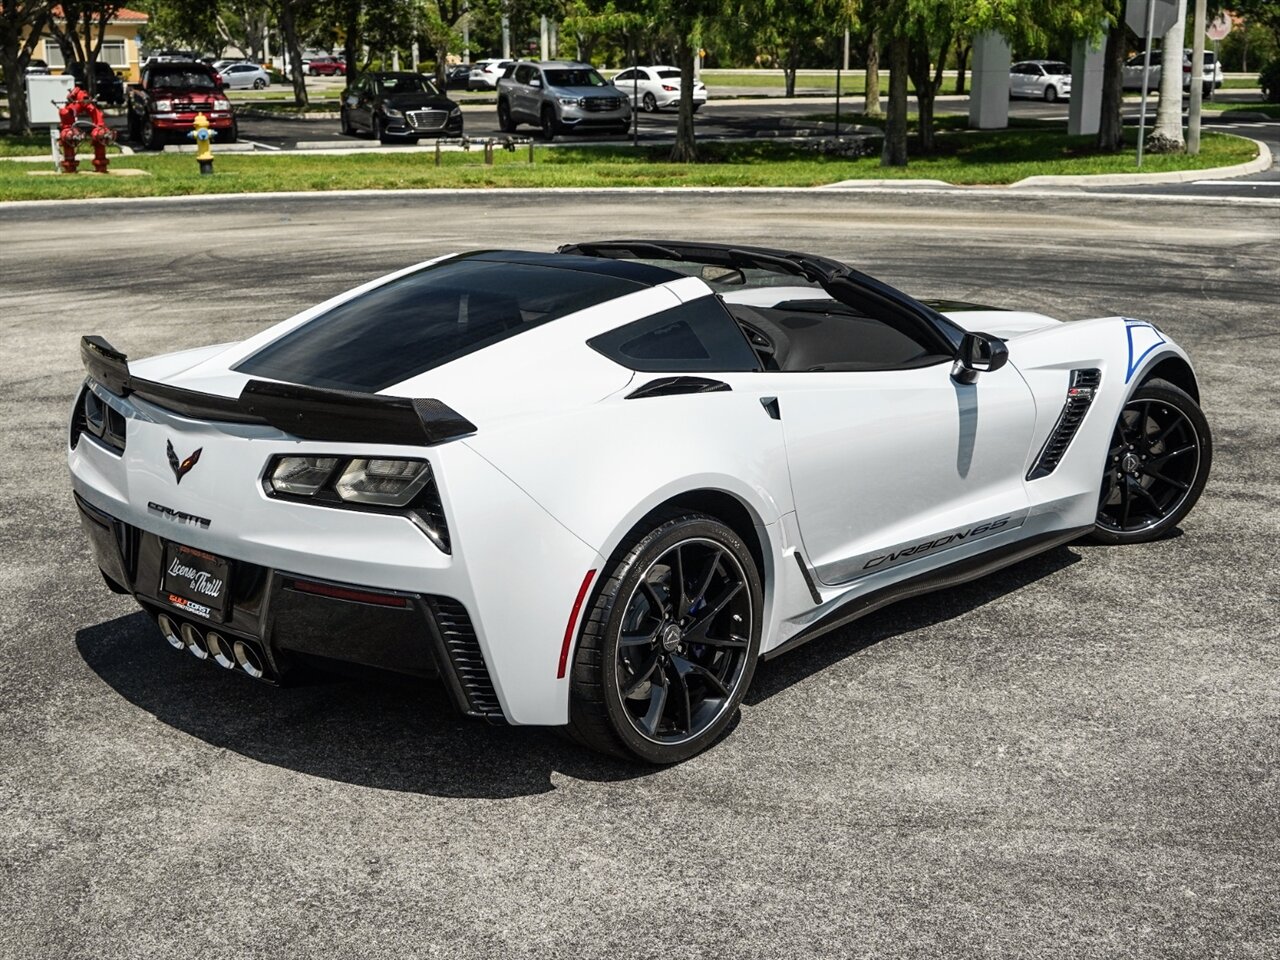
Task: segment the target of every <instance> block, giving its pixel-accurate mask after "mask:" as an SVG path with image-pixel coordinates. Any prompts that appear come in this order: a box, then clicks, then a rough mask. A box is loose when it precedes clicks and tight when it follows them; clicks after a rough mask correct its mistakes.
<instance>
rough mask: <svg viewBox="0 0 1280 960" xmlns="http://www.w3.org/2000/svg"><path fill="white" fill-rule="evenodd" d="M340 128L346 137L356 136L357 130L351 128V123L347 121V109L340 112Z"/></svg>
mask: <svg viewBox="0 0 1280 960" xmlns="http://www.w3.org/2000/svg"><path fill="white" fill-rule="evenodd" d="M338 128H339V129H340V130H341V131H342V135H343V136H344V137H354V136H355V135H356V131H355V129H354V128H353V127H352V126H351V121H350V120H348V119H347V111H346V110H345V109H344V110H339V111H338Z"/></svg>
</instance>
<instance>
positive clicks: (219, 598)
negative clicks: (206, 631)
mask: <svg viewBox="0 0 1280 960" xmlns="http://www.w3.org/2000/svg"><path fill="white" fill-rule="evenodd" d="M231 568H232V564H231V561H230V560H229V559H227V558H226V557H220V556H218V555H217V554H214V553H210V552H209V551H207V550H201V549H199V548H197V547H189V546H187V545H186V544H183V543H173V542H172V541H165V544H164V567H163V568H162V571H161V574H160V594H161V596H163V597H164V599H165V600H166V601H168V602H169V604H170V605H172V606H174V607H176V608H178V609H179V610H182V611H184V612H186V613H189V614H191V615H192V616H196V617H200V618H201V619H204V620H216V621H217V622H219V623H221V622H223V621H224V620H226V619H227V607H228V606H229V604H228V602H227V601H228V598H229V596H230V594H231Z"/></svg>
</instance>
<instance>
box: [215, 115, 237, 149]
mask: <svg viewBox="0 0 1280 960" xmlns="http://www.w3.org/2000/svg"><path fill="white" fill-rule="evenodd" d="M239 139H240V121H238V120H236V119H234V118H233V119H232V121H231V129H230V130H228V131H227V132H225V133H219V134H218V138H217V142H219V143H235V142H236V141H237V140H239Z"/></svg>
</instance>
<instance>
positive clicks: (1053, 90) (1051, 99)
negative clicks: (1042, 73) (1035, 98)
mask: <svg viewBox="0 0 1280 960" xmlns="http://www.w3.org/2000/svg"><path fill="white" fill-rule="evenodd" d="M1044 100H1045V103H1057V102H1058V88H1057V87H1055V86H1054V85H1053V84H1049V86H1047V87H1045V88H1044Z"/></svg>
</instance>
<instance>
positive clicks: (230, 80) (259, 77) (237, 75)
mask: <svg viewBox="0 0 1280 960" xmlns="http://www.w3.org/2000/svg"><path fill="white" fill-rule="evenodd" d="M218 73H219V75H220V76H221V77H222V83H223V85H224V86H226V87H227V88H228V89H229V90H248V89H253V90H265V89H266V88H267V87H268V86H270V85H271V74H269V73H267V71H266V70H264V69H263V68H262V67H260V66H258V65H257V64H256V63H233V64H230V65H228V66H226V67H224V68H223V69H222V70H219V71H218Z"/></svg>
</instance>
